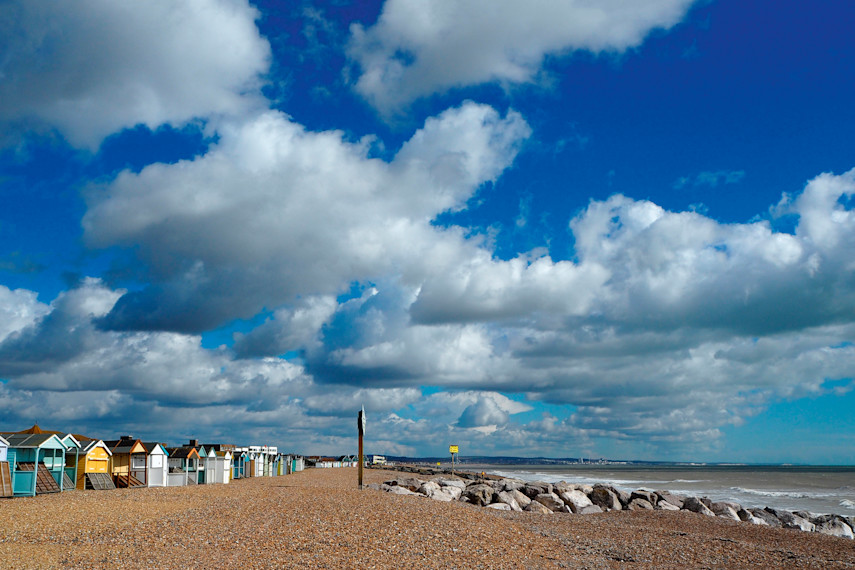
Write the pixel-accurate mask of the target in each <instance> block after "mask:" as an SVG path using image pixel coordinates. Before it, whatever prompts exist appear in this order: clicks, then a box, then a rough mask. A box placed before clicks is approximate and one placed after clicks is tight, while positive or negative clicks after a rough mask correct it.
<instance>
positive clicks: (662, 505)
mask: <svg viewBox="0 0 855 570" xmlns="http://www.w3.org/2000/svg"><path fill="white" fill-rule="evenodd" d="M654 508H655V509H656V510H657V511H679V510H680V507H678V506H677V505H672V504H671V503H669V502H668V501H663V500H660V501H659V502H658V503H656V506H655V507H654Z"/></svg>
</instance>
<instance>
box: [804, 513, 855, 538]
mask: <svg viewBox="0 0 855 570" xmlns="http://www.w3.org/2000/svg"><path fill="white" fill-rule="evenodd" d="M812 522H813V523H814V524H815V525H816V532H819V533H822V534H827V535H830V536H839V537H841V538H849V539H855V532H853V531H852V527H850V526H849V523H848V522H847V521H846V519H844V518H843V517H841V516H838V515H823V516H820V517H816V519H814V520H813V521H812Z"/></svg>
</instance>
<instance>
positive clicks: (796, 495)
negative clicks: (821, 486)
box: [730, 487, 834, 499]
mask: <svg viewBox="0 0 855 570" xmlns="http://www.w3.org/2000/svg"><path fill="white" fill-rule="evenodd" d="M730 490H731V491H736V492H737V493H744V494H746V495H758V496H760V497H786V498H789V499H820V498H824V497H833V496H834V495H832V494H831V493H806V492H804V491H760V490H758V489H747V488H745V487H731V488H730Z"/></svg>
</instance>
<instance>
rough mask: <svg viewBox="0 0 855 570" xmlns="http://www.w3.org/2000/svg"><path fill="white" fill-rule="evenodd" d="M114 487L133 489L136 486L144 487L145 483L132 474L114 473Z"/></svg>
mask: <svg viewBox="0 0 855 570" xmlns="http://www.w3.org/2000/svg"><path fill="white" fill-rule="evenodd" d="M116 487H117V488H119V489H122V488H127V489H133V488H136V487H145V483H143V482H142V481H140V480H139V479H137V478H136V477H134V476H133V475H116Z"/></svg>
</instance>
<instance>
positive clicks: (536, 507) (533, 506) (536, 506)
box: [525, 501, 552, 515]
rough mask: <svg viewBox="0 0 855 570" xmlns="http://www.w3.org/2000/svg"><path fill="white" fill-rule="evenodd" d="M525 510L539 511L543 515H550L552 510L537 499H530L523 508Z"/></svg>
mask: <svg viewBox="0 0 855 570" xmlns="http://www.w3.org/2000/svg"><path fill="white" fill-rule="evenodd" d="M525 510H526V511H528V512H530V513H540V514H543V515H551V514H552V511H550V510H549V509H548V508H547V507H545V506H544V505H543V504H542V503H540V502H538V501H532V502H530V503H529V504H528V506H527V507H526V508H525Z"/></svg>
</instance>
